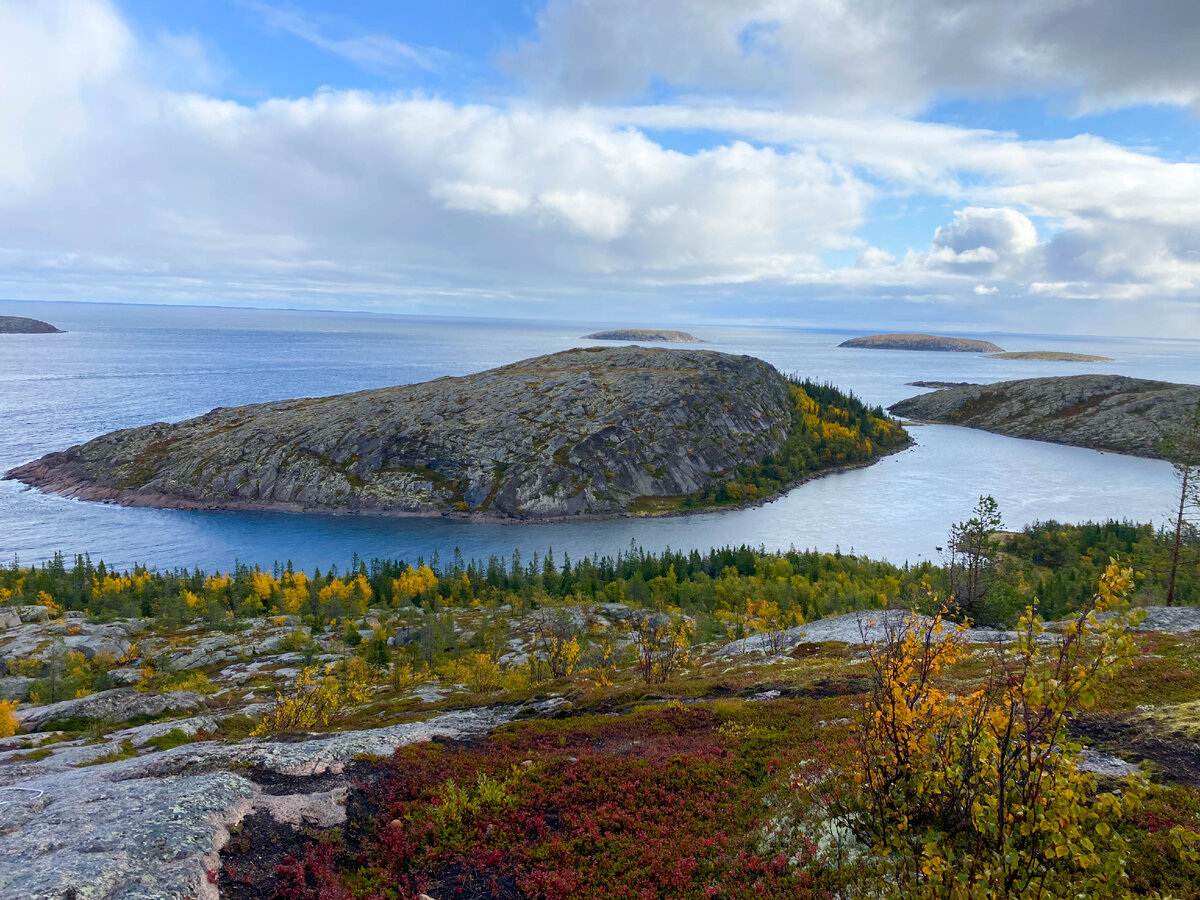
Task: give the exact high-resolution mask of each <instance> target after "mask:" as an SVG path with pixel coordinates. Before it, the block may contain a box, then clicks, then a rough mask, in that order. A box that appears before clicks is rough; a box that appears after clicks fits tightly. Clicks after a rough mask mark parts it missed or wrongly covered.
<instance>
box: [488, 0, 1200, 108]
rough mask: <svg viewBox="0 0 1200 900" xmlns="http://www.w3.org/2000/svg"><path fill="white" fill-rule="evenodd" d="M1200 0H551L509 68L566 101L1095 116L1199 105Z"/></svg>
mask: <svg viewBox="0 0 1200 900" xmlns="http://www.w3.org/2000/svg"><path fill="white" fill-rule="evenodd" d="M1197 35H1200V4H1196V3H1195V2H1193V0H1144V2H1141V3H1129V2H1127V0H1055V2H1046V0H1006V2H997V0H858V2H854V3H830V2H827V0H740V2H737V3H709V2H704V0H655V2H653V3H646V2H643V0H549V2H548V3H547V4H546V6H545V7H544V8H543V9H542V11H541V13H540V14H539V16H538V27H537V32H536V34H535V35H534V36H533V37H532V38H530V39H528V40H526V41H525V42H523V43H522V44H521V45H520V46H519V47H517V48H515V49H514V50H513V51H511V52H510V53H509V54H507V56H506V57H505V58H504V59H503V63H504V65H506V66H507V68H508V69H509V70H510V71H511V72H513V73H514V74H516V75H518V76H519V77H522V78H524V79H525V80H526V81H527V82H528V83H529V84H530V85H531V86H532V87H533V89H534V90H535V91H537V92H539V93H541V94H542V95H544V96H549V97H552V98H554V99H556V100H568V101H613V100H628V99H631V98H636V97H639V96H641V95H642V94H643V93H644V92H645V91H646V90H647V89H648V88H649V87H650V86H651V85H652V84H655V83H656V82H665V83H666V84H667V85H669V86H671V87H673V88H675V89H676V90H679V91H683V92H696V91H700V92H707V93H714V94H718V95H724V96H727V95H739V94H743V95H744V94H751V95H758V96H769V97H771V98H776V97H783V98H784V99H785V101H786V102H787V103H789V104H790V105H792V106H794V107H803V108H808V109H845V108H847V107H848V106H850V107H857V108H860V109H861V108H872V109H889V110H896V109H900V110H903V111H912V110H916V109H920V108H922V107H923V106H925V105H926V104H928V103H929V102H930V101H931V100H932V99H935V98H939V97H947V96H950V97H963V96H967V97H977V96H1003V95H1008V94H1012V93H1016V92H1028V91H1033V92H1045V93H1054V94H1059V93H1061V92H1062V91H1063V90H1069V91H1076V92H1077V93H1078V96H1079V100H1080V104H1081V105H1082V106H1084V107H1105V106H1119V105H1123V104H1128V103H1137V102H1153V103H1177V104H1195V103H1196V102H1197V101H1198V100H1200V54H1197V53H1196V40H1197Z"/></svg>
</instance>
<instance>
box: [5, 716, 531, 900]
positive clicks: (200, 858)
mask: <svg viewBox="0 0 1200 900" xmlns="http://www.w3.org/2000/svg"><path fill="white" fill-rule="evenodd" d="M518 712H519V710H518V709H517V708H515V707H502V708H493V709H478V710H460V711H454V712H448V713H444V714H442V715H439V716H435V717H434V718H432V719H429V720H427V721H424V722H416V723H410V724H404V725H394V726H390V727H387V728H378V729H371V730H367V731H354V732H346V733H338V734H329V735H323V736H320V737H315V738H313V739H311V740H307V741H300V742H296V743H281V742H274V741H266V740H257V741H244V742H241V743H238V744H216V743H200V744H190V745H186V746H182V747H176V748H174V749H172V750H167V751H164V752H162V753H156V754H152V755H150V756H146V757H140V758H136V759H128V760H121V761H117V762H111V763H106V764H102V765H95V766H89V767H86V768H75V769H70V770H66V771H55V772H51V773H49V774H46V775H44V776H40V777H25V778H18V779H17V780H13V781H12V782H11V783H9V784H6V785H4V786H2V787H0V900H183V898H192V900H217V898H218V897H219V886H218V885H217V883H216V881H215V873H216V872H217V871H218V869H219V865H220V864H219V859H218V853H219V851H220V849H221V847H222V846H224V844H225V842H226V841H227V840H228V837H229V829H230V828H231V827H233V826H234V825H236V824H237V823H239V822H241V821H242V819H243V818H244V817H245V816H246V815H249V814H251V813H252V812H255V811H262V812H265V813H267V814H270V815H272V816H274V817H275V818H276V819H277V821H281V822H286V823H287V824H291V825H300V824H312V825H319V826H329V825H334V824H337V823H338V822H340V821H341V820H342V819H343V818H344V809H343V807H342V805H341V804H342V802H343V801H344V798H345V794H346V786H345V785H338V784H336V783H330V784H324V785H322V786H321V788H320V790H316V791H313V790H312V788H311V782H309V781H307V780H306V779H305V778H304V777H303V776H316V775H337V774H339V773H341V772H342V771H343V770H344V769H345V768H346V766H347V765H348V764H349V763H350V762H351V761H352V760H353V759H354V758H355V757H356V756H359V755H363V754H366V755H370V756H387V755H390V754H391V753H392V752H393V751H394V750H395V749H396V748H397V747H400V746H403V745H405V744H411V743H416V742H419V741H426V740H430V739H432V738H464V737H470V736H473V735H479V734H484V733H486V732H488V731H490V730H492V729H494V728H497V727H499V726H500V725H503V724H505V723H506V722H509V721H511V720H512V719H513V718H515V717H516V716H517V714H518ZM231 767H234V768H232V769H231ZM259 772H269V773H275V774H276V775H280V776H294V777H296V784H295V790H294V791H292V792H289V791H288V790H287V783H286V779H284V780H283V783H282V784H281V780H280V779H278V778H276V779H273V780H272V784H271V788H270V791H269V792H268V791H266V790H265V789H264V788H263V787H262V786H260V785H259V784H257V783H256V782H255V780H254V776H255V773H259ZM2 779H3V776H0V780H2ZM210 873H211V875H210Z"/></svg>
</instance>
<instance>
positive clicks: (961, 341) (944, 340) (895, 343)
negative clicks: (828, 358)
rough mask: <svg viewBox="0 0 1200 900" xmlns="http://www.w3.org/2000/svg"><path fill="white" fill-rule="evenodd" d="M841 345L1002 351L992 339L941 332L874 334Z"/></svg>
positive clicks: (961, 351) (983, 351) (971, 351)
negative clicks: (961, 336) (962, 336)
mask: <svg viewBox="0 0 1200 900" xmlns="http://www.w3.org/2000/svg"><path fill="white" fill-rule="evenodd" d="M838 346H839V347H857V348H859V349H864V350H938V351H941V352H946V353H1001V352H1003V348H1002V347H997V346H996V345H995V344H993V343H992V342H991V341H980V340H977V339H975V338H958V337H946V336H944V335H940V334H872V335H868V336H866V337H856V338H850V340H848V341H842V342H841V343H840V344H838Z"/></svg>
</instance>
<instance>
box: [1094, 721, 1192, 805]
mask: <svg viewBox="0 0 1200 900" xmlns="http://www.w3.org/2000/svg"><path fill="white" fill-rule="evenodd" d="M1071 735H1072V737H1078V738H1086V739H1087V740H1089V741H1091V742H1092V743H1093V745H1094V746H1095V747H1096V749H1097V750H1101V751H1104V752H1106V753H1120V754H1121V755H1122V756H1127V757H1133V758H1137V759H1144V760H1147V761H1148V762H1151V763H1153V764H1154V765H1155V766H1156V767H1157V768H1158V769H1159V771H1160V772H1161V773H1162V777H1163V780H1165V781H1168V782H1172V783H1175V784H1184V785H1188V786H1189V787H1193V788H1200V743H1198V742H1197V741H1194V740H1191V739H1190V738H1187V737H1184V736H1183V735H1179V734H1173V733H1171V732H1156V731H1154V730H1153V726H1152V725H1151V724H1149V723H1148V722H1146V721H1144V720H1141V719H1138V718H1137V717H1135V716H1133V715H1130V714H1122V715H1116V716H1106V715H1102V714H1091V715H1087V716H1080V717H1079V718H1077V719H1075V720H1074V721H1073V722H1072V723H1071Z"/></svg>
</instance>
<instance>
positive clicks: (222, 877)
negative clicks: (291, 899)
mask: <svg viewBox="0 0 1200 900" xmlns="http://www.w3.org/2000/svg"><path fill="white" fill-rule="evenodd" d="M314 836H315V835H312V834H305V833H303V832H302V831H300V830H299V829H296V828H293V827H292V826H291V825H281V824H280V823H278V822H276V821H275V819H274V818H272V816H271V815H270V814H269V813H266V812H262V811H260V812H257V813H253V814H251V815H248V816H246V818H245V819H244V820H242V825H241V827H240V828H239V829H237V830H236V832H235V833H234V834H232V835H231V837H230V839H229V843H228V844H226V845H225V849H224V850H222V851H221V871H220V873H219V877H218V881H217V884H218V887H219V890H220V892H221V897H222V898H223V900H263V898H265V897H272V896H274V895H275V889H276V887H277V886H278V884H279V879H278V876H277V875H276V872H275V867H276V866H278V865H279V864H280V863H282V862H283V861H284V860H285V859H287V858H288V857H289V856H292V855H294V854H296V853H303V852H304V847H305V846H306V844H308V843H309V842H310V841H311V840H312V839H313V837H314Z"/></svg>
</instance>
